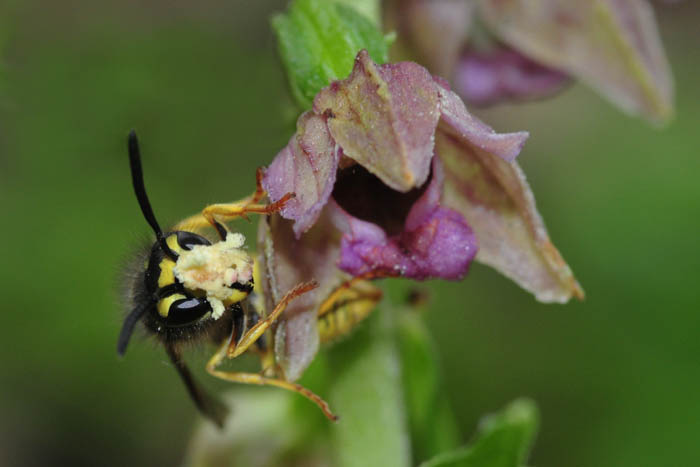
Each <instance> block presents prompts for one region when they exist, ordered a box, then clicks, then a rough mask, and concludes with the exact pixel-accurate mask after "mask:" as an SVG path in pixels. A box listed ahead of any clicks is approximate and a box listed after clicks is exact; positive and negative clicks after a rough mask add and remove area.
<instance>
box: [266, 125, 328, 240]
mask: <svg viewBox="0 0 700 467" xmlns="http://www.w3.org/2000/svg"><path fill="white" fill-rule="evenodd" d="M339 159H340V154H339V149H338V147H337V145H336V144H335V142H334V141H333V139H332V138H331V136H330V134H329V133H328V129H327V127H326V122H325V118H324V117H322V116H319V115H316V114H314V113H312V112H305V113H303V114H302V115H301V116H300V117H299V119H298V120H297V132H296V134H295V135H294V136H292V138H291V139H290V140H289V144H287V146H285V148H284V149H282V151H280V152H279V154H277V156H276V157H275V159H274V160H273V161H272V163H271V164H270V166H269V167H268V168H267V170H266V172H265V177H264V178H263V188H264V189H265V191H267V193H268V195H269V197H270V199H271V200H272V201H277V200H279V199H280V198H282V197H283V196H284V195H285V194H287V193H294V194H295V195H296V197H295V198H294V199H292V200H290V201H289V202H287V204H286V205H285V207H284V209H282V212H281V214H282V216H283V217H284V218H286V219H293V220H294V221H296V222H295V223H294V233H295V234H296V235H297V237H298V236H299V235H301V234H302V233H303V232H305V231H306V230H308V229H309V228H310V227H311V226H312V225H313V224H314V222H316V219H318V216H319V215H320V213H321V209H323V206H324V205H325V204H326V202H327V201H328V197H329V196H330V195H331V191H332V190H333V184H334V183H335V176H336V172H337V169H338V160H339Z"/></svg>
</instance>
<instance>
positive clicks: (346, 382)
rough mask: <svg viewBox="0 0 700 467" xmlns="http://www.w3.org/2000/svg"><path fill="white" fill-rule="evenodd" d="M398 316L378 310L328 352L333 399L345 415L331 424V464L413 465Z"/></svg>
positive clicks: (334, 406) (350, 466)
mask: <svg viewBox="0 0 700 467" xmlns="http://www.w3.org/2000/svg"><path fill="white" fill-rule="evenodd" d="M393 319H394V317H393V316H392V314H391V312H390V310H387V309H377V310H375V311H374V312H373V313H372V316H370V317H369V318H368V319H367V320H366V322H364V323H363V324H362V325H360V328H359V329H358V330H357V331H355V333H354V334H353V335H352V336H350V337H349V338H348V339H347V340H346V341H343V342H340V343H338V344H336V345H335V346H333V348H332V349H330V351H329V352H328V368H329V369H330V371H331V373H332V378H331V381H332V385H331V389H330V393H329V399H330V400H329V402H330V405H331V408H332V409H333V410H334V411H336V413H337V414H338V415H339V416H340V420H339V422H338V423H337V424H335V425H334V426H332V427H331V439H332V450H333V455H334V456H335V462H333V464H332V465H337V466H341V467H354V466H357V467H365V466H374V465H377V466H383V467H394V466H395V467H407V466H409V465H411V448H410V437H409V434H408V427H407V423H406V413H405V405H404V401H403V391H402V381H401V364H400V361H399V353H398V351H397V348H396V342H395V335H394V331H393V326H394V325H393V322H392V320H393Z"/></svg>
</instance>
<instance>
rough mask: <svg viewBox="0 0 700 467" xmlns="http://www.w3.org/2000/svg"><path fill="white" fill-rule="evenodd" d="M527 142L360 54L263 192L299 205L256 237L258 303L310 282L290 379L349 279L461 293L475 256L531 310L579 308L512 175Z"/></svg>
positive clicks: (423, 78)
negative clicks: (535, 304) (572, 304)
mask: <svg viewBox="0 0 700 467" xmlns="http://www.w3.org/2000/svg"><path fill="white" fill-rule="evenodd" d="M527 138H528V133H527V132H517V133H504V134H502V133H496V132H495V131H494V130H493V129H491V128H490V127H489V126H487V125H486V124H484V123H483V122H481V121H480V120H478V119H477V118H475V117H473V116H472V115H471V114H469V112H468V111H467V109H466V108H465V106H464V104H463V103H462V101H461V99H460V98H459V97H458V96H457V95H456V94H455V93H454V92H452V91H451V90H450V89H449V86H448V85H447V84H446V83H445V82H444V81H443V80H441V79H439V78H434V77H433V76H431V75H430V73H429V72H428V71H427V70H426V69H425V68H423V67H421V66H420V65H417V64H415V63H411V62H402V63H395V64H386V65H377V64H376V63H374V62H373V61H372V59H371V58H370V57H369V54H368V53H367V52H366V51H364V50H363V51H361V52H360V53H359V54H358V55H357V57H356V60H355V64H354V67H353V70H352V72H351V73H350V76H349V77H348V78H346V79H344V80H340V81H335V82H333V83H331V84H330V85H329V86H327V87H326V88H324V89H322V90H321V91H320V92H319V93H318V94H317V95H316V97H315V99H314V105H313V109H312V110H311V111H307V112H305V113H304V114H302V115H301V116H300V117H299V120H298V122H297V132H296V134H295V135H294V136H293V137H292V138H291V139H290V141H289V144H288V145H287V146H286V147H285V148H284V149H282V151H280V153H279V154H278V155H277V156H276V157H275V159H274V160H273V161H272V163H271V164H270V166H269V167H268V168H267V170H266V172H265V176H264V179H263V187H264V188H265V190H266V191H267V193H268V195H269V197H270V199H271V201H277V200H279V199H281V198H282V196H284V195H285V194H286V193H289V192H294V193H296V197H295V198H294V199H293V200H290V201H289V202H288V203H287V204H286V205H285V207H284V209H283V210H282V211H281V212H280V215H279V216H277V215H276V216H272V217H271V218H270V219H268V220H267V222H264V223H262V226H261V229H260V233H259V243H260V247H261V248H260V249H261V251H262V252H263V263H264V265H263V266H264V270H265V271H266V272H267V275H268V278H267V285H266V286H267V287H268V288H269V289H271V291H272V293H271V294H268V295H269V296H270V298H271V299H277V297H276V295H279V294H280V291H284V290H287V289H288V288H290V287H291V286H293V285H294V284H295V283H298V282H300V281H303V280H310V279H312V278H313V279H316V280H318V281H319V282H320V287H319V288H318V289H317V290H315V291H312V292H309V293H307V294H305V295H304V298H303V300H298V301H295V302H294V304H292V305H290V307H289V309H288V310H287V314H286V316H287V319H286V320H285V322H284V323H283V326H285V329H287V332H286V334H285V332H282V333H278V334H279V335H280V336H281V337H279V336H278V339H279V340H280V342H279V343H276V351H277V353H278V354H279V355H283V356H284V357H283V360H284V361H285V362H286V363H283V364H282V366H283V369H284V370H285V374H286V376H287V377H288V378H290V379H295V378H296V377H298V376H299V375H300V374H301V371H303V369H304V368H305V366H306V365H308V363H309V362H310V360H311V359H312V358H313V354H314V353H315V351H316V347H317V346H318V337H317V336H316V338H315V340H314V339H313V334H314V325H315V310H316V309H317V308H318V304H319V303H320V302H321V301H322V300H323V299H324V298H325V297H326V296H327V295H328V294H329V293H330V291H331V290H332V289H333V288H334V287H335V286H337V285H338V284H339V283H340V282H342V280H344V279H347V278H348V277H358V276H364V277H374V278H376V277H405V278H411V279H417V280H423V279H427V278H443V279H460V278H462V277H463V276H464V274H466V272H467V269H468V267H469V264H470V262H471V261H472V259H473V258H474V257H475V255H477V245H478V246H479V248H480V250H479V256H480V257H481V258H480V259H482V260H483V262H485V263H487V264H490V265H492V266H494V267H496V268H497V269H499V270H500V271H502V272H503V273H504V274H506V275H507V276H508V277H511V278H512V279H513V280H515V281H516V282H518V283H519V284H520V285H521V286H523V287H524V288H526V289H527V290H529V291H531V292H533V293H534V294H535V295H536V296H537V298H538V299H540V300H543V301H557V302H564V301H567V300H568V299H569V298H570V297H571V296H572V295H576V296H581V295H582V292H581V289H580V288H579V286H578V284H577V283H576V281H575V279H574V278H573V276H572V275H571V271H570V270H569V269H568V267H567V266H566V264H565V263H564V262H563V260H561V257H560V256H559V255H558V253H557V251H556V249H555V248H554V247H553V246H552V244H551V243H550V242H549V239H548V237H547V234H546V230H545V229H544V225H543V224H542V222H541V220H540V218H539V215H538V214H537V211H536V210H535V206H534V201H533V196H532V193H531V192H530V190H529V187H528V186H527V184H526V183H525V181H524V177H523V176H522V172H521V171H520V169H519V168H518V167H517V165H516V163H515V162H514V159H515V158H516V156H517V155H518V154H519V153H520V150H521V148H522V146H523V144H524V142H525V140H526V139H527ZM477 258H479V257H477ZM285 336H287V337H285ZM285 339H286V340H285ZM314 342H315V343H314Z"/></svg>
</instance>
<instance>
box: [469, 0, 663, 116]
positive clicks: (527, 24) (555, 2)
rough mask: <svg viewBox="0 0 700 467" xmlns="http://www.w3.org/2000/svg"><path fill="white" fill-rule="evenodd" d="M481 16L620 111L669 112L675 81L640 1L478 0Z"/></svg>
mask: <svg viewBox="0 0 700 467" xmlns="http://www.w3.org/2000/svg"><path fill="white" fill-rule="evenodd" d="M479 7H480V10H481V13H482V17H483V18H484V19H485V21H486V22H487V24H488V25H489V26H490V28H491V29H492V30H493V31H494V32H495V33H496V34H497V35H498V36H499V37H500V39H501V40H503V41H504V42H506V43H507V44H508V45H509V46H511V47H513V48H514V49H518V50H520V51H521V52H522V53H524V54H526V55H528V56H530V57H532V58H534V59H535V60H537V61H538V62H540V63H543V64H546V65H548V66H551V67H554V68H557V69H560V70H563V71H566V72H567V73H570V74H571V75H572V76H574V77H576V78H579V79H581V80H583V81H585V82H586V83H588V84H589V85H591V86H592V87H594V88H596V89H597V90H598V91H599V92H601V93H602V94H604V95H605V96H607V97H608V98H609V99H610V100H611V101H612V102H613V103H615V104H616V105H618V106H619V107H621V108H622V109H623V110H625V111H627V112H631V113H636V114H641V115H644V116H646V117H649V118H650V119H652V120H654V121H661V122H663V121H665V120H667V119H668V118H669V117H670V116H671V115H672V113H673V79H672V76H671V70H670V67H669V65H668V61H667V59H666V55H665V53H664V49H663V45H662V44H661V38H660V36H659V31H658V28H657V25H656V20H655V18H654V12H653V10H652V8H651V5H650V4H649V2H648V1H646V0H596V1H592V0H541V1H538V2H531V1H528V0H482V1H481V2H479Z"/></svg>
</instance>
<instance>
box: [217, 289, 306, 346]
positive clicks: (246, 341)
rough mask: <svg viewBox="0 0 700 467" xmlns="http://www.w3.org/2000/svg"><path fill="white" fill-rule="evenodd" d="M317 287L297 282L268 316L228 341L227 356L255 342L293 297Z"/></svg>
mask: <svg viewBox="0 0 700 467" xmlns="http://www.w3.org/2000/svg"><path fill="white" fill-rule="evenodd" d="M316 287H318V282H315V281H312V282H305V283H303V284H299V285H297V286H296V287H294V288H293V289H292V290H290V291H289V292H287V293H286V294H285V295H284V297H282V300H280V302H279V303H278V304H277V305H276V306H275V309H274V310H272V313H270V315H269V316H267V317H266V318H265V319H263V320H261V321H259V322H257V323H256V324H255V325H254V326H253V327H251V328H250V329H248V330H247V331H246V333H245V334H243V336H241V338H240V339H239V340H238V342H236V340H235V339H231V342H230V343H229V346H228V350H227V352H226V353H227V356H228V357H229V358H235V357H238V356H239V355H241V354H242V353H243V352H245V351H246V350H248V348H249V347H250V346H251V345H253V343H255V342H256V341H257V340H258V339H259V338H260V336H262V335H263V334H264V333H265V331H267V330H268V329H269V327H270V326H271V325H272V323H273V322H274V321H275V320H276V319H277V318H279V316H280V315H281V314H282V312H283V311H284V310H285V309H286V308H287V304H288V303H289V302H290V301H291V300H292V299H294V298H296V297H298V296H299V295H301V294H304V293H306V292H308V291H310V290H313V289H315V288H316Z"/></svg>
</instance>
